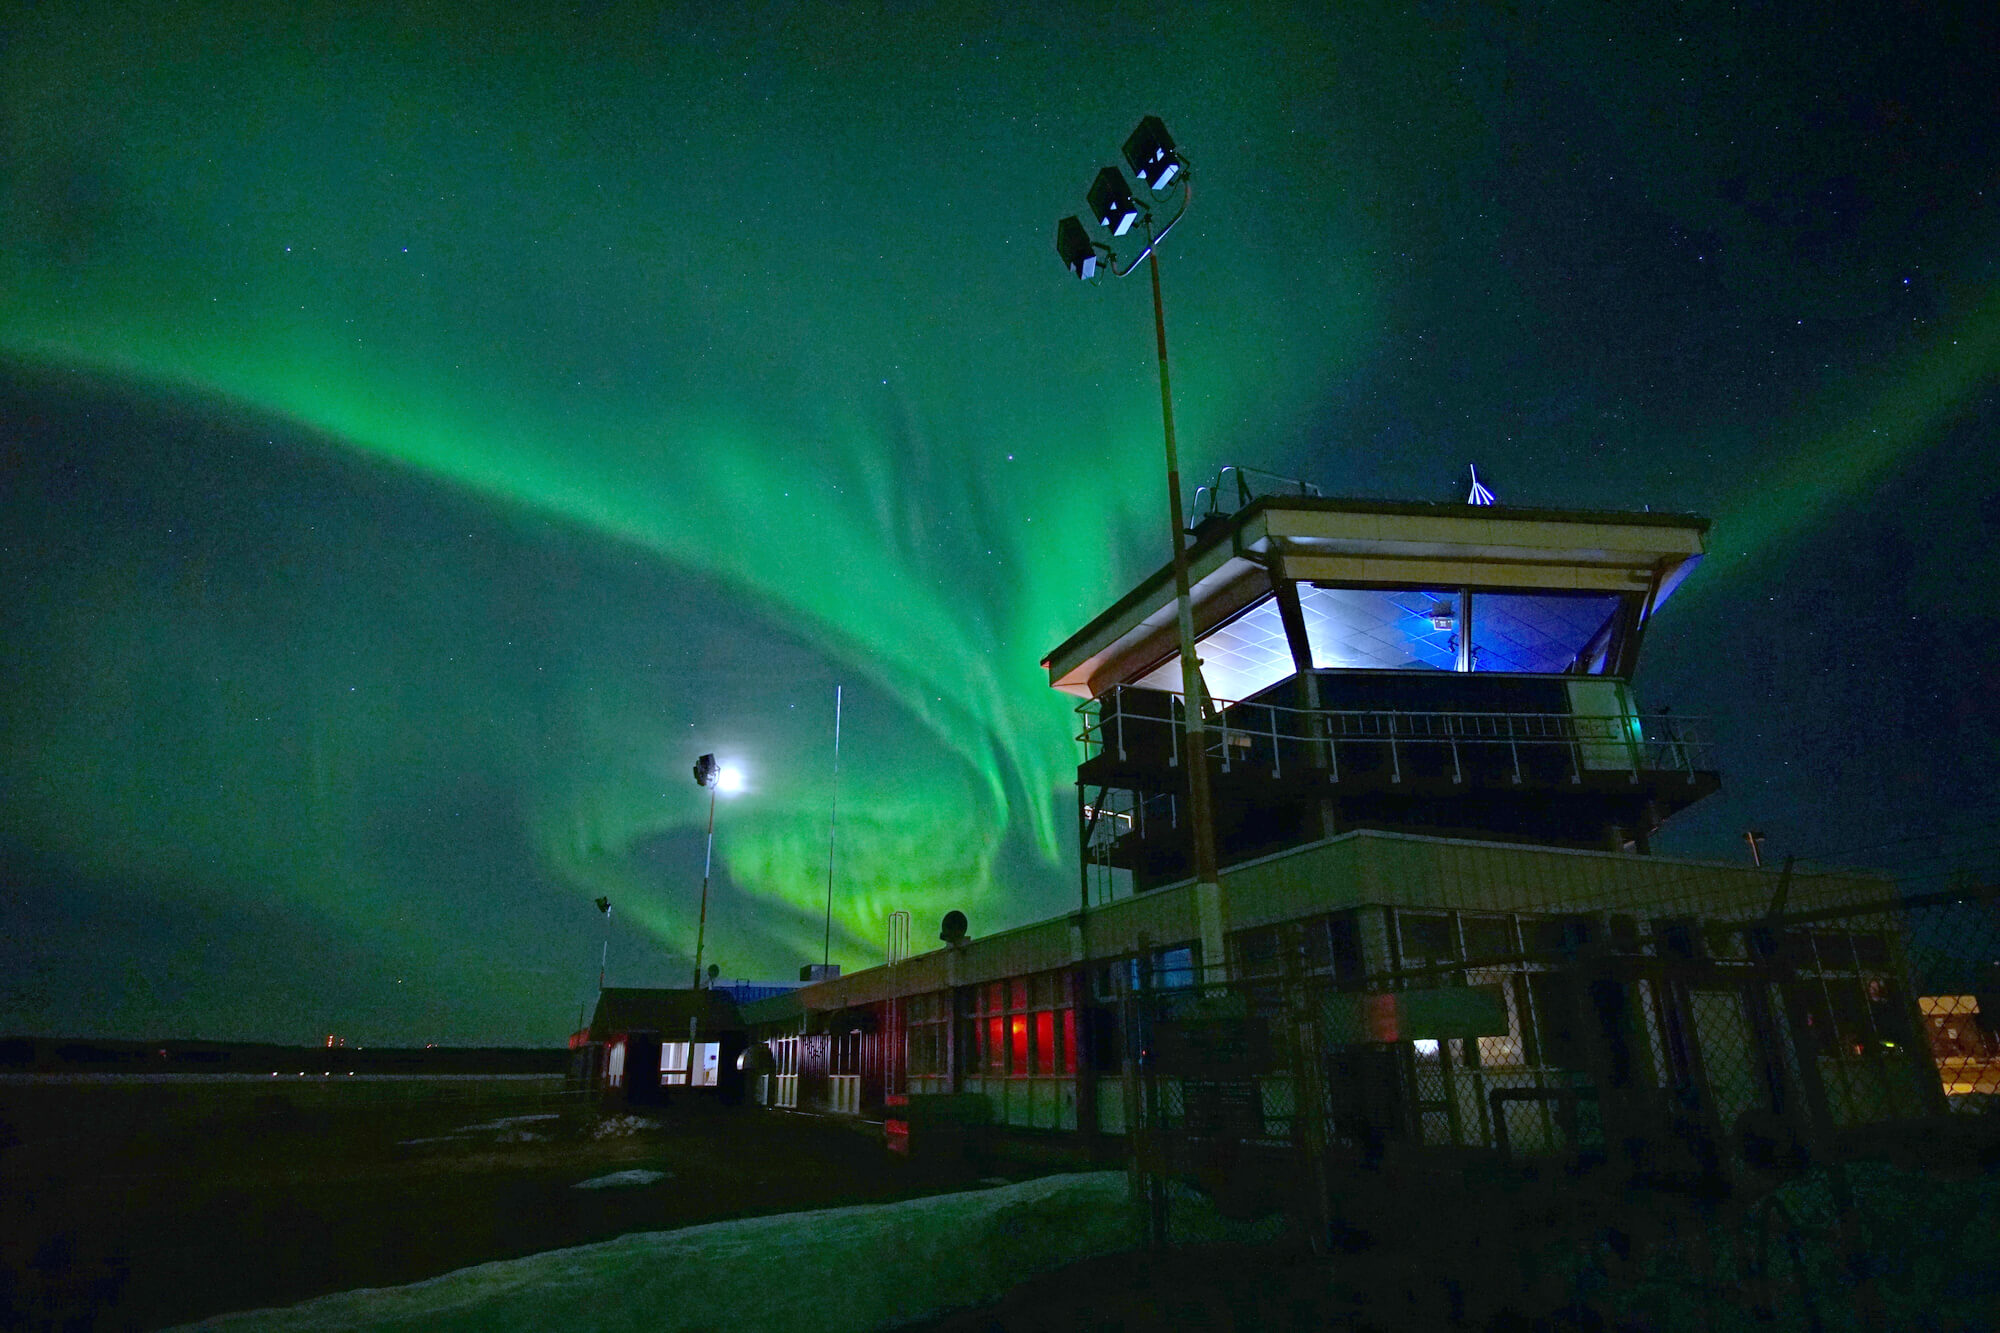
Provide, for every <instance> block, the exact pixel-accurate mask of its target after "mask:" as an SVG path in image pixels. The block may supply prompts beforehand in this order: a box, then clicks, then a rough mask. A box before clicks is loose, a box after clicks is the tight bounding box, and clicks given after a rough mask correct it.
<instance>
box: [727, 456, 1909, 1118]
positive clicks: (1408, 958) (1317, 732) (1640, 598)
mask: <svg viewBox="0 0 2000 1333" xmlns="http://www.w3.org/2000/svg"><path fill="white" fill-rule="evenodd" d="M1706 531H1707V524H1706V522H1705V520H1702V519H1700V518H1695V517H1690V516H1685V515H1669V514H1653V513H1636V514H1635V513H1596V512H1573V511H1555V510H1539V509H1524V508H1510V507H1505V506H1498V505H1486V504H1468V505H1449V504H1404V503H1384V502H1378V501H1361V500H1343V499H1326V498H1321V497H1318V496H1314V495H1282V496H1280V495H1263V496H1258V497H1246V502H1245V503H1243V504H1242V505H1241V507H1239V508H1237V509H1235V510H1234V511H1233V512H1216V513H1212V514H1210V515H1209V516H1208V517H1206V518H1205V519H1204V520H1203V521H1201V522H1200V523H1199V524H1198V525H1197V527H1196V528H1195V530H1194V533H1193V535H1192V544H1191V547H1190V552H1189V560H1190V583H1191V599H1192V614H1193V626H1194V633H1195V636H1196V644H1197V647H1196V653H1197V657H1198V659H1199V662H1200V673H1201V686H1202V690H1203V692H1204V693H1205V695H1206V698H1205V699H1202V700H1197V701H1195V702H1194V703H1193V704H1192V705H1190V702H1189V701H1188V700H1187V699H1186V698H1185V697H1183V692H1182V688H1181V687H1182V678H1181V670H1180V663H1179V659H1178V656H1177V651H1178V634H1177V628H1176V624H1177V621H1176V611H1177V607H1176V594H1175V586H1174V580H1173V576H1172V570H1171V568H1170V567H1162V568H1161V569H1160V570H1158V571H1157V572H1155V573H1154V574H1153V575H1152V576H1151V577H1150V578H1148V579H1146V580H1145V581H1143V582H1142V583H1140V584H1139V585H1138V586H1137V587H1135V588H1133V589H1132V590H1131V591H1129V592H1128V593H1126V594H1125V595H1124V596H1123V597H1121V598H1119V599H1118V600H1117V601H1116V602H1114V603H1113V604H1112V605H1110V606H1109V607H1107V608H1106V609H1105V610H1104V611H1103V612H1102V613H1101V614H1100V615H1098V616H1097V617H1095V618H1094V619H1093V620H1091V621H1090V623H1088V624H1087V625H1084V626H1083V627H1081V628H1080V629H1079V630H1078V631H1077V632H1076V633H1075V634H1073V635H1072V636H1071V637H1070V638H1069V639H1067V640H1066V641H1065V642H1063V643H1062V644H1061V645H1060V646H1058V647H1056V648H1055V649H1054V650H1053V651H1052V652H1051V653H1050V654H1049V655H1048V657H1047V658H1046V659H1045V661H1044V665H1045V667H1046V668H1047V670H1048V673H1049V681H1050V684H1051V686H1052V687H1053V688H1055V689H1057V690H1060V691H1062V692H1064V693H1066V694H1069V695H1071V696H1073V697H1074V698H1076V699H1077V700H1078V717H1079V727H1078V732H1079V736H1080V739H1081V743H1082V754H1081V759H1080V763H1079V765H1078V768H1077V836H1078V847H1079V861H1080V876H1079V884H1078V896H1077V903H1076V909H1075V910H1074V911H1073V912H1068V913H1065V914H1063V915H1061V916H1058V917H1055V918H1051V919H1049V920H1045V921H1040V922H1036V923H1032V924H1028V925H1023V926H1018V927H1014V928H1011V929H1005V930H1001V931H999V932H997V933H993V934H987V935H978V934H976V933H973V934H967V933H965V932H964V930H963V926H964V923H963V921H962V920H960V921H958V922H955V923H948V925H947V929H946V930H945V932H944V937H943V939H942V942H941V945H940V947H937V948H934V949H932V950H931V951H929V952H927V953H924V954H920V955H916V956H909V957H905V956H901V954H900V953H893V952H892V955H891V958H890V961H888V962H886V963H885V964H884V965H882V966H880V967H874V968H870V969H868V970H866V971H861V972H857V973H852V974H849V975H847V976H841V977H836V978H832V979H829V980H823V981H820V982H818V983H817V984H813V985H808V986H804V987H802V988H801V989H799V990H797V991H794V992H792V993H790V994H788V995H783V996H778V997H773V998H771V999H766V1000H760V1001H757V1002H754V1003H751V1004H749V1005H746V1006H744V1008H743V1012H742V1018H743V1022H744V1025H745V1027H746V1030H747V1032H748V1034H749V1040H750V1046H749V1048H748V1051H747V1052H746V1055H745V1057H744V1060H745V1068H746V1070H748V1071H749V1080H748V1085H747V1087H746V1093H747V1095H748V1096H749V1097H750V1098H751V1099H752V1100H755V1101H760V1102H762V1103H764V1104H766V1105H769V1106H773V1107H780V1108H787V1109H792V1110H797V1111H802V1112H818V1113H822V1114H837V1115H844V1116H851V1117H858V1118H860V1119H862V1120H879V1121H880V1122H882V1124H883V1125H884V1128H885V1133H886V1134H887V1135H888V1136H889V1138H890V1141H891V1145H892V1146H897V1145H898V1144H899V1142H900V1141H901V1136H902V1135H903V1134H904V1132H905V1131H906V1128H907V1126H908V1125H909V1124H911V1123H913V1122H917V1121H921V1120H922V1119H923V1117H922V1115H921V1114H920V1111H921V1108H922V1107H923V1106H924V1105H925V1100H926V1099H927V1098H933V1097H939V1096H948V1097H951V1098H952V1099H953V1101H952V1103H951V1104H952V1105H954V1106H956V1107H960V1108H963V1107H965V1106H966V1105H968V1104H970V1105H973V1106H978V1107H981V1108H983V1109H982V1111H981V1116H982V1117H983V1118H987V1119H990V1121H991V1122H993V1123H995V1124H999V1125H1005V1126H1012V1127H1015V1128H1017V1129H1020V1130H1022V1131H1036V1132H1041V1133H1044V1134H1046V1135H1048V1136H1050V1137H1051V1139H1052V1140H1053V1141H1058V1142H1062V1143H1068V1144H1073V1145H1075V1146H1076V1147H1077V1148H1079V1149H1081V1150H1085V1151H1094V1152H1106V1153H1116V1152H1122V1151H1123V1150H1124V1147H1125V1145H1126V1144H1127V1142H1128V1140H1129V1138H1130V1136H1132V1135H1135V1134H1140V1133H1142V1132H1146V1131H1150V1130H1162V1131H1165V1130H1171V1131H1174V1132H1181V1133H1187V1134H1194V1135H1196V1136H1197V1137H1199V1136H1200V1135H1203V1134H1207V1135H1209V1136H1211V1137H1213V1136H1217V1135H1222V1136H1233V1137H1234V1138H1235V1139H1238V1140H1241V1141H1243V1142H1245V1143H1253V1142H1262V1143H1265V1144H1269V1145H1279V1146H1282V1145H1286V1144H1289V1145H1292V1146H1293V1147H1299V1146H1301V1145H1304V1146H1305V1147H1308V1148H1311V1149H1312V1150H1314V1151H1319V1150H1322V1149H1323V1150H1328V1151H1332V1150H1338V1149H1342V1148H1352V1149H1355V1150H1357V1151H1368V1152H1374V1153H1378V1154H1379V1153H1381V1152H1383V1151H1389V1150H1396V1151H1417V1150H1423V1149H1428V1148H1438V1149H1456V1150H1466V1149H1473V1150H1481V1151H1489V1152H1504V1153H1511V1154H1521V1153H1534V1152H1543V1151H1564V1150H1577V1149H1581V1148H1586V1147H1588V1145H1589V1142H1591V1141H1592V1140H1593V1137H1594V1138H1595V1140H1596V1141H1600V1142H1601V1141H1602V1140H1603V1137H1604V1134H1605V1130H1604V1128H1603V1126H1604V1125H1605V1124H1606V1123H1608V1122H1611V1121H1615V1120H1617V1119H1618V1118H1619V1117H1620V1116H1626V1117H1640V1118H1645V1117H1648V1116H1653V1117H1666V1116H1678V1117H1679V1118H1680V1120H1681V1121H1683V1122H1686V1121H1689V1120H1693V1121H1696V1122H1699V1123H1700V1124H1702V1125H1705V1126H1706V1127H1707V1129H1708V1132H1710V1133H1711V1134H1712V1135H1713V1136H1714V1137H1715V1138H1716V1139H1717V1140H1718V1141H1728V1140H1729V1137H1730V1135H1732V1134H1733V1133H1736V1132H1737V1131H1738V1130H1739V1129H1740V1127H1741V1125H1742V1123H1743V1122H1744V1119H1745V1117H1746V1116H1750V1117H1753V1118H1754V1117H1757V1116H1764V1117H1767V1118H1768V1117H1776V1121H1777V1122H1778V1123H1789V1122H1790V1121H1796V1120H1800V1118H1801V1117H1805V1118H1808V1119H1810V1118H1812V1117H1817V1118H1818V1121H1819V1122H1822V1123H1827V1124H1831V1123H1842V1124H1847V1123H1856V1122H1861V1121H1868V1120H1873V1119H1882V1118H1888V1117H1897V1116H1903V1115H1913V1114H1918V1113H1922V1112H1924V1111H1928V1110H1930V1109H1933V1108H1932V1106H1931V1102H1932V1101H1934V1100H1935V1089H1934V1088H1931V1087H1929V1086H1927V1085H1926V1083H1925V1078H1924V1073H1923V1068H1922V1067H1921V1066H1920V1065H1919V1064H1918V1063H1915V1062H1913V1059H1912V1052H1913V1051H1914V1050H1915V1049H1916V1048H1917V1047H1920V1046H1921V1045H1922V1043H1921V1042H1918V1041H1915V1040H1913V1038H1914V1034H1915V1033H1916V1032H1917V1031H1919V1030H1921V1029H1922V1026H1923V1024H1922V1020H1921V1018H1919V1017H1918V1016H1917V1015H1916V1009H1915V1003H1914V1000H1913V999H1912V998H1911V996H1910V995H1909V988H1908V987H1907V986H1906V985H1905V984H1904V982H1903V979H1902V978H1903V963H1902V956H1901V953H1900V948H1899V945H1898V942H1897V940H1896V939H1895V938H1894V937H1893V932H1886V933H1885V931H1884V930H1883V929H1881V928H1880V927H1879V923H1878V921H1877V919H1876V918H1873V917H1864V916H1858V915H1856V912H1857V911H1858V910H1859V909H1864V908H1866V907H1868V906H1869V905H1871V904H1879V903H1882V902H1883V901H1885V900H1887V899H1889V898H1891V897H1892V896H1893V894H1892V890H1891V886H1889V885H1888V884H1887V883H1885V882H1882V881H1879V880H1875V879H1872V878H1869V877H1867V876H1858V875H1840V874H1816V875H1810V876H1808V875H1803V874H1801V875H1796V876H1794V875H1792V874H1791V873H1789V871H1781V870H1779V869H1777V868H1761V867H1757V866H1753V865H1751V864H1748V863H1747V862H1746V863H1742V864H1725V863H1718V862H1708V861H1694V860H1680V859H1673V858H1668V857H1664V856H1659V855H1655V854H1653V839H1654V836H1655V834H1656V833H1657V832H1658V830H1659V829H1660V828H1661V827H1662V825H1664V824H1665V823H1666V822H1667V821H1669V820H1671V819H1672V818H1673V817H1674V816H1675V815H1676V814H1677V813H1678V812H1680V811H1682V810H1684V809H1686V808H1687V807H1689V806H1690V805H1693V804H1694V803H1696V802H1698V801H1700V800H1702V799H1703V798H1704V797H1706V796H1708V795H1710V794H1711V793H1713V792H1714V791H1715V790H1716V789H1717V787H1718V784H1719V782H1720V774H1719V767H1718V761H1717V756H1716V755H1715V753H1714V751H1713V749H1712V747H1711V745H1710V742H1709V739H1708V738H1707V737H1706V736H1705V735H1704V733H1703V730H1702V727H1701V723H1700V720H1699V719H1696V718H1688V717H1680V716H1676V715H1672V714H1669V713H1667V712H1664V711H1660V712H1647V711H1645V710H1643V709H1642V708H1641V707H1640V706H1639V704H1638V701H1637V699H1636V697H1635V695H1634V692H1633V685H1632V682H1633V676H1634V673H1635V672H1636V670H1637V668H1638V665H1639V660H1640V654H1641V651H1642V648H1643V646H1644V643H1645V639H1646V631H1647V628H1648V626H1649V625H1650V624H1651V623H1652V620H1653V617H1654V616H1655V615H1656V614H1658V612H1659V610H1660V608H1661V606H1662V605H1663V604H1664V603H1665V602H1666V601H1667V599H1668V598H1669V597H1671V596H1672V595H1673V593H1674V591H1675V590H1676V589H1677V588H1678V587H1679V586H1680V585H1681V583H1682V581H1683V580H1684V579H1686V578H1687V577H1688V576H1689V575H1690V574H1691V573H1692V572H1693V571H1694V570H1695V569H1696V567H1697V566H1698V565H1699V563H1700V561H1701V558H1702V554H1703V549H1704V541H1705V537H1706ZM1191 707H1192V708H1199V709H1201V710H1202V712H1201V717H1202V718H1203V721H1204V724H1203V726H1202V728H1201V729H1200V730H1199V731H1198V732H1197V733H1196V734H1198V735H1202V736H1205V737H1206V742H1205V746H1204V752H1203V753H1200V754H1193V753H1191V752H1190V746H1189V741H1188V737H1189V727H1188V725H1187V721H1188V716H1189V712H1190V709H1191ZM1195 763H1201V764H1204V765H1206V766H1207V768H1208V772H1209V777H1210V787H1211V790H1212V793H1213V795H1212V801H1213V831H1214V841H1215V846H1216V851H1217V859H1218V862H1219V865H1220V875H1219V884H1220V905H1219V910H1216V911H1206V912H1205V911H1203V910H1200V908H1199V904H1198V903H1197V886H1196V884H1195V883H1194V880H1193V868H1194V859H1193V845H1194V843H1193V838H1192V830H1191V823H1192V817H1191V811H1190V806H1189V783H1188V780H1187V779H1188V773H1189V768H1190V765H1192V764H1195ZM1211 892H1212V890H1211ZM954 915H956V914H954ZM953 927H956V928H953ZM1217 1034H1221V1036H1220V1037H1219V1038H1218V1036H1217ZM1932 1081H1933V1082H1934V1081H1935V1080H1932ZM1801 1123H1802V1124H1803V1121H1801ZM1806 1127H1807V1128H1810V1126H1806Z"/></svg>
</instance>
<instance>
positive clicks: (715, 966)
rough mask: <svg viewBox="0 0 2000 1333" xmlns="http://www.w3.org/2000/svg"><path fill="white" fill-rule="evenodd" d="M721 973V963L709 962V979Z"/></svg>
mask: <svg viewBox="0 0 2000 1333" xmlns="http://www.w3.org/2000/svg"><path fill="white" fill-rule="evenodd" d="M721 975H722V964H720V963H710V964H709V965H708V979H709V980H710V981H714V980H715V979H716V978H717V977H719V976H721Z"/></svg>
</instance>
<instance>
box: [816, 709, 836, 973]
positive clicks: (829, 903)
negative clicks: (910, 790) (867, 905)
mask: <svg viewBox="0 0 2000 1333" xmlns="http://www.w3.org/2000/svg"><path fill="white" fill-rule="evenodd" d="M839 831H840V686H838V685H836V686H834V687H833V803H832V806H831V808H830V809H829V811H828V813H827V820H826V934H825V935H824V937H822V939H821V941H820V953H819V965H820V970H821V972H822V973H824V971H825V969H826V966H827V964H828V963H830V962H832V961H833V848H834V839H835V838H836V837H837V836H838V834H839Z"/></svg>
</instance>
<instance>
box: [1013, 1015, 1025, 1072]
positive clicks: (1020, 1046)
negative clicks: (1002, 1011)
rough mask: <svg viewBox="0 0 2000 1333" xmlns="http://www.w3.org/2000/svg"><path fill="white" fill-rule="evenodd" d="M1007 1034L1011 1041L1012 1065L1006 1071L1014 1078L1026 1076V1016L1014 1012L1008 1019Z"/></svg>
mask: <svg viewBox="0 0 2000 1333" xmlns="http://www.w3.org/2000/svg"><path fill="white" fill-rule="evenodd" d="M1008 1028H1009V1033H1008V1035H1009V1036H1011V1037H1012V1038H1013V1039H1014V1041H1013V1056H1014V1060H1013V1067H1012V1068H1011V1069H1010V1070H1009V1071H1008V1072H1010V1073H1011V1074H1013V1075H1014V1076H1015V1077H1016V1078H1026V1077H1027V1076H1028V1016H1027V1015H1026V1014H1015V1015H1014V1016H1013V1018H1011V1019H1009V1020H1008Z"/></svg>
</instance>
